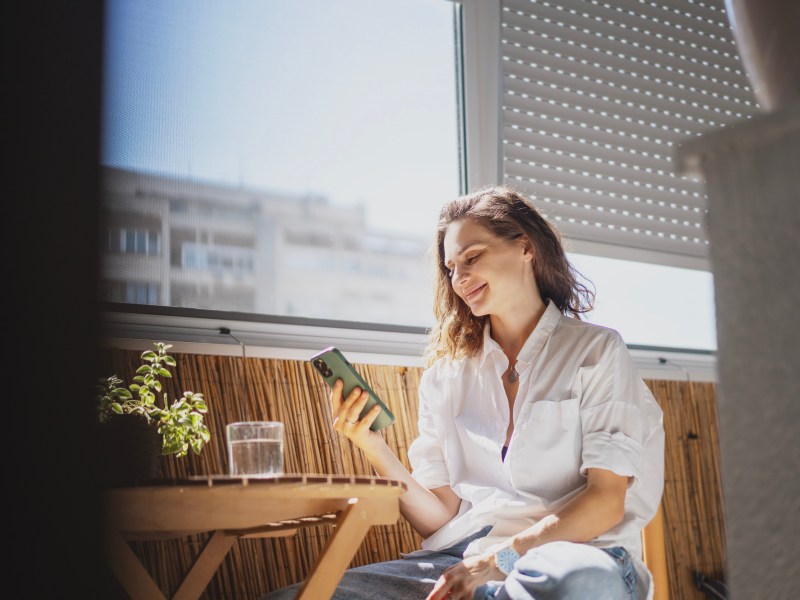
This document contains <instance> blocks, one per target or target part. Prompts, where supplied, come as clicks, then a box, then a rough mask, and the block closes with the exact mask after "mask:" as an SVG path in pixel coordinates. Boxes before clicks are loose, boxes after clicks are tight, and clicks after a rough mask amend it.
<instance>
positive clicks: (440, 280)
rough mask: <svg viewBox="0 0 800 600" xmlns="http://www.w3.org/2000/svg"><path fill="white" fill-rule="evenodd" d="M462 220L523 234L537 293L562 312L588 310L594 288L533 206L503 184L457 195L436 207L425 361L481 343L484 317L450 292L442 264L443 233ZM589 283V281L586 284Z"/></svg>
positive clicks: (511, 236) (506, 234)
mask: <svg viewBox="0 0 800 600" xmlns="http://www.w3.org/2000/svg"><path fill="white" fill-rule="evenodd" d="M462 219H471V220H474V221H475V222H476V223H477V224H478V225H482V226H483V227H486V228H487V229H489V230H490V231H492V232H493V233H494V234H495V235H497V236H499V237H501V238H504V239H506V240H519V239H521V238H523V237H525V238H527V239H528V241H529V242H530V244H531V247H532V248H533V260H532V261H531V264H532V268H533V273H534V276H535V279H536V284H537V287H538V288H539V294H540V295H541V297H542V299H544V300H547V299H549V300H550V301H552V302H554V303H555V305H556V306H557V307H558V310H559V311H561V313H562V314H565V315H570V316H573V317H575V318H578V319H580V318H581V314H583V313H586V312H588V311H590V310H591V309H592V304H593V302H594V291H592V290H590V289H589V288H588V287H587V286H586V285H584V284H583V283H581V282H580V281H579V278H580V279H584V278H583V276H582V275H581V274H580V273H578V271H576V270H575V268H573V266H572V265H571V264H570V263H569V260H568V259H567V255H566V253H565V252H564V248H563V246H562V244H561V235H560V233H559V232H558V230H557V229H556V228H555V227H554V226H553V225H551V224H550V223H549V222H548V221H546V220H545V219H544V217H543V216H542V215H541V214H540V213H539V211H537V210H536V208H535V207H534V206H533V204H532V203H531V202H530V200H528V199H527V198H525V197H524V196H522V195H521V194H519V193H518V192H516V191H515V190H513V189H512V188H510V187H508V186H495V187H488V188H484V189H481V190H478V191H477V192H474V193H472V194H468V195H465V196H461V197H459V198H457V199H455V200H453V201H451V202H448V203H447V204H445V205H444V206H443V207H442V210H441V212H440V213H439V224H438V226H437V227H436V239H435V242H434V246H433V247H432V248H431V254H432V255H433V257H434V259H435V260H436V263H437V264H436V268H435V275H434V304H433V310H434V315H435V316H436V325H435V326H434V327H433V329H432V331H431V335H430V341H429V344H428V347H427V349H426V351H425V357H426V360H427V363H428V364H429V365H430V364H431V363H432V362H433V361H435V360H436V359H437V358H440V357H442V356H447V357H450V358H454V359H457V358H463V357H467V356H474V355H475V354H477V353H478V352H479V351H480V350H481V348H482V346H483V329H484V325H485V324H486V320H487V319H488V318H489V317H488V316H486V315H485V316H481V317H476V316H475V315H473V314H472V311H471V310H470V309H469V307H468V306H467V304H466V303H465V302H464V301H463V300H462V299H461V298H459V297H458V296H457V295H456V293H455V292H454V291H453V287H452V284H451V280H450V276H449V272H448V269H447V267H446V266H445V264H444V236H445V234H446V233H447V228H448V227H449V226H450V225H451V224H452V223H454V222H456V221H460V220H462ZM589 283H590V285H591V282H589Z"/></svg>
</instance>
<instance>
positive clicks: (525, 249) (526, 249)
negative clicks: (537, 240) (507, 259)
mask: <svg viewBox="0 0 800 600" xmlns="http://www.w3.org/2000/svg"><path fill="white" fill-rule="evenodd" d="M521 242H522V258H523V260H525V262H533V259H534V258H535V252H534V249H533V244H531V241H530V239H528V236H526V235H524V236H522V240H521Z"/></svg>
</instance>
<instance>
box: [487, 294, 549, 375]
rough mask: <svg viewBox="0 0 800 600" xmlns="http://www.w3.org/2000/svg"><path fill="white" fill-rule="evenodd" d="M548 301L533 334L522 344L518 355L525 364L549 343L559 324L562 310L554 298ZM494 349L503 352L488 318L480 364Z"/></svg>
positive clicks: (519, 359) (529, 362) (519, 360)
mask: <svg viewBox="0 0 800 600" xmlns="http://www.w3.org/2000/svg"><path fill="white" fill-rule="evenodd" d="M545 302H546V303H547V308H545V309H544V313H542V316H541V318H540V319H539V322H538V323H537V324H536V327H534V329H533V331H532V332H531V334H530V335H529V336H528V339H527V340H525V343H524V344H523V345H522V349H521V350H520V351H519V355H518V356H517V361H518V362H521V363H525V364H531V363H533V361H534V360H536V357H537V356H539V353H540V352H541V351H542V348H544V345H545V344H546V343H547V340H549V339H550V336H551V335H553V332H554V331H555V330H556V326H557V325H558V322H559V320H560V319H561V311H559V310H558V307H557V306H556V304H555V302H553V301H552V300H549V299H548V300H545ZM493 350H499V351H501V352H502V349H501V348H500V344H498V343H497V342H495V341H494V340H493V339H492V336H491V324H490V323H489V320H488V319H487V320H486V325H484V327H483V351H482V352H481V356H480V366H483V363H484V361H485V360H486V357H487V356H489V354H490V353H491V352H492V351H493Z"/></svg>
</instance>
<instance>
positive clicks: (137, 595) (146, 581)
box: [108, 531, 166, 600]
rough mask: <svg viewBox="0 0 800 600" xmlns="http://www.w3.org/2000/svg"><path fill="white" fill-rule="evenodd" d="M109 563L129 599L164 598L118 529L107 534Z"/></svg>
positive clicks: (163, 599)
mask: <svg viewBox="0 0 800 600" xmlns="http://www.w3.org/2000/svg"><path fill="white" fill-rule="evenodd" d="M108 553H109V564H110V566H111V570H112V571H113V573H114V575H115V576H116V577H117V579H118V580H119V582H120V584H121V585H122V587H123V588H124V590H125V591H126V592H128V595H129V596H130V597H131V600H166V597H165V596H164V593H163V592H162V591H161V590H160V589H159V587H158V585H156V582H155V581H153V578H152V577H150V573H148V572H147V569H145V568H144V565H142V563H141V562H140V561H139V557H138V556H136V553H135V552H134V551H133V550H132V549H131V547H130V546H129V545H128V542H126V541H125V539H124V538H123V537H122V535H120V533H119V532H118V531H112V532H109V534H108Z"/></svg>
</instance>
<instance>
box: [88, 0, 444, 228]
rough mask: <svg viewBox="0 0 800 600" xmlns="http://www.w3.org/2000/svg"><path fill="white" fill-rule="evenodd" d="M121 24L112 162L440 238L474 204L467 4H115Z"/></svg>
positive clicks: (111, 38)
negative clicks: (465, 81) (459, 112)
mask: <svg viewBox="0 0 800 600" xmlns="http://www.w3.org/2000/svg"><path fill="white" fill-rule="evenodd" d="M107 21H108V26H109V35H108V39H107V47H106V55H107V57H108V62H107V64H106V91H105V93H106V98H107V99H108V100H109V103H108V105H107V108H108V112H107V113H106V130H107V131H108V132H109V134H108V135H106V136H105V138H104V142H105V145H104V148H105V151H104V155H103V162H104V163H105V164H109V165H114V166H120V167H129V168H131V167H132V168H135V169H137V170H143V171H150V172H157V173H168V174H173V175H178V176H181V177H194V178H198V179H202V180H207V181H215V182H222V183H228V184H232V185H237V186H239V185H240V186H242V187H245V188H256V189H267V190H278V191H280V190H283V191H288V192H291V193H300V194H303V193H312V194H316V195H323V196H326V197H327V198H328V199H330V200H331V201H332V202H334V203H336V204H341V205H346V206H352V205H353V204H359V203H363V204H364V205H366V206H367V218H368V223H369V224H370V225H371V227H372V228H374V229H375V230H378V231H389V230H393V231H398V232H403V233H409V232H416V233H419V234H421V235H424V236H429V235H430V233H431V231H432V229H433V227H434V225H435V223H436V219H437V217H438V209H439V207H440V206H441V205H442V204H443V203H444V202H445V201H446V200H449V199H451V198H453V197H455V196H456V195H457V194H458V149H457V132H456V125H457V122H456V91H455V89H456V88H455V66H454V56H455V54H454V53H455V50H454V41H453V5H452V3H451V2H446V1H445V0H435V1H434V0H403V1H402V2H396V1H389V0H336V2H330V1H327V0H311V1H310V0H304V1H285V2H277V1H263V0H249V1H244V0H235V1H227V2H214V1H210V0H170V2H167V3H165V2H162V1H154V0H137V1H136V2H127V1H125V0H111V1H110V2H108V14H107ZM134 24H136V25H134ZM387 25H388V26H387ZM132 74H133V76H132ZM143 97H146V98H149V99H150V100H149V101H147V102H143V101H142V98H143ZM120 127H124V135H120V133H121V129H120Z"/></svg>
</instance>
